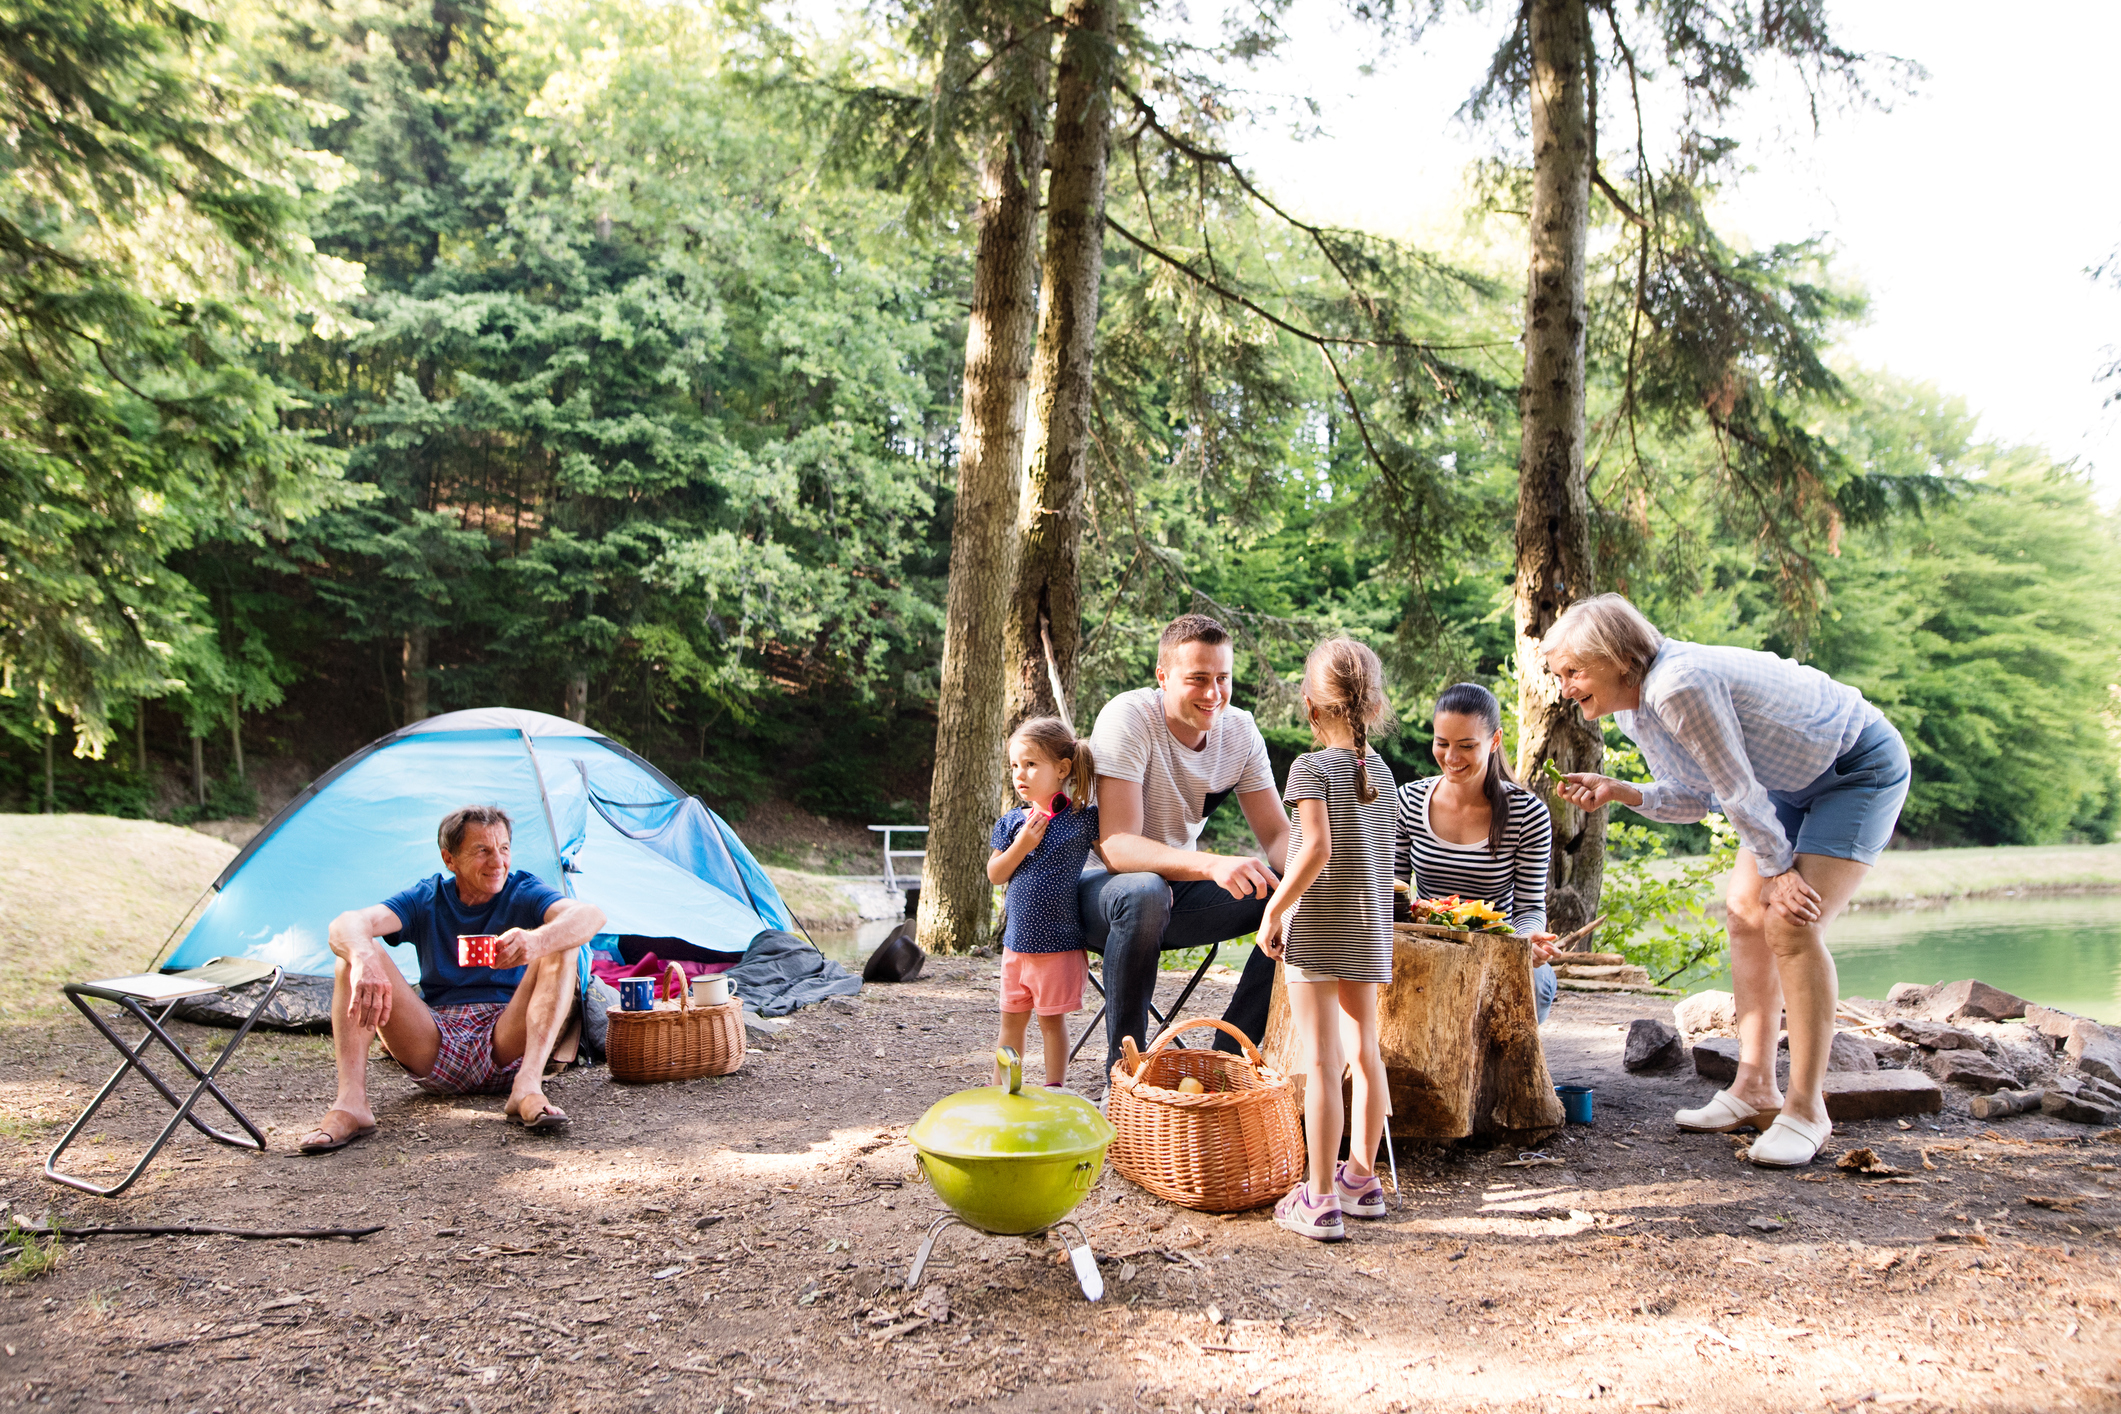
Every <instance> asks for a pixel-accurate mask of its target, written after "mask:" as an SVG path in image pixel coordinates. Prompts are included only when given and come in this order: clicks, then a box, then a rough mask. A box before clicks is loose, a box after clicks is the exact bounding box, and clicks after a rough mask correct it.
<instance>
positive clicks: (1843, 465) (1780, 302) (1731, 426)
mask: <svg viewBox="0 0 2121 1414" xmlns="http://www.w3.org/2000/svg"><path fill="white" fill-rule="evenodd" d="M1354 8H1355V9H1356V10H1357V12H1358V13H1360V14H1363V15H1366V16H1368V17H1372V18H1376V17H1379V16H1389V15H1392V14H1394V13H1395V12H1397V13H1400V14H1404V15H1411V16H1412V18H1413V21H1414V28H1415V29H1417V30H1418V29H1419V28H1421V27H1422V26H1423V25H1425V24H1426V23H1427V22H1428V21H1429V20H1431V19H1433V18H1434V17H1435V16H1436V14H1437V13H1438V12H1439V11H1440V10H1441V8H1442V5H1441V0H1427V2H1426V3H1419V0H1417V2H1416V3H1409V4H1405V5H1404V6H1402V5H1401V4H1400V3H1399V0H1355V5H1354ZM1594 25H1595V26H1596V27H1597V29H1598V30H1599V31H1602V32H1603V34H1604V36H1605V43H1604V46H1603V50H1601V45H1600V42H1599V38H1598V35H1597V34H1596V33H1594ZM1644 49H1647V50H1648V51H1649V52H1650V53H1652V54H1653V55H1654V56H1656V57H1657V58H1659V59H1661V60H1662V61H1663V63H1664V64H1665V65H1667V66H1668V67H1669V69H1670V70H1671V71H1672V72H1673V73H1674V74H1675V75H1676V77H1677V79H1678V82H1679V84H1680V85H1681V87H1682V88H1683V89H1684V102H1683V103H1682V104H1680V105H1679V108H1678V113H1679V119H1678V127H1677V131H1676V132H1675V133H1674V134H1673V137H1672V141H1671V147H1670V152H1669V154H1668V155H1667V156H1666V157H1664V158H1662V159H1659V158H1656V157H1653V156H1652V154H1651V153H1650V152H1649V150H1648V148H1649V143H1648V138H1647V135H1646V133H1645V130H1644V120H1643V102H1642V87H1643V84H1644V82H1645V78H1646V76H1645V74H1644V73H1643V66H1642V65H1641V64H1640V63H1639V62H1638V59H1637V53H1638V51H1639V50H1644ZM1771 60H1773V61H1780V62H1786V63H1787V64H1788V65H1790V66H1791V67H1793V68H1794V69H1795V70H1796V72H1797V75H1798V77H1799V78H1800V80H1801V81H1802V83H1803V85H1804V88H1805V91H1806V92H1807V94H1808V95H1810V97H1811V101H1812V104H1813V111H1814V113H1815V114H1816V112H1817V109H1818V103H1819V100H1820V97H1821V96H1822V94H1824V93H1825V92H1826V91H1827V90H1830V89H1838V90H1840V91H1842V92H1846V93H1848V94H1850V95H1852V96H1854V97H1857V98H1863V97H1865V96H1866V95H1867V90H1866V88H1865V74H1866V72H1867V71H1868V70H1869V69H1870V68H1872V67H1874V66H1877V67H1885V68H1888V69H1893V70H1896V71H1897V72H1898V73H1899V74H1902V75H1907V76H1912V75H1915V74H1918V73H1919V70H1916V69H1914V68H1913V66H1911V65H1905V64H1902V63H1900V62H1899V61H1892V60H1884V61H1878V63H1877V64H1876V65H1874V62H1873V56H1867V55H1862V54H1857V53H1854V52H1851V51H1849V50H1847V49H1845V48H1843V47H1841V46H1840V45H1839V44H1838V43H1836V42H1835V40H1834V39H1833V37H1832V35H1831V34H1830V32H1829V27H1828V25H1827V23H1826V18H1825V6H1824V0H1782V2H1781V3H1777V4H1773V5H1767V6H1759V7H1756V6H1754V5H1751V4H1748V3H1744V2H1743V0H1685V2H1684V3H1672V0H1637V3H1636V4H1634V5H1633V6H1632V7H1630V6H1626V5H1623V4H1622V3H1621V2H1620V0H1525V3H1524V4H1523V5H1522V6H1521V7H1520V8H1519V10H1518V13H1517V16H1516V22H1515V23H1514V24H1513V25H1512V27H1511V29H1510V32H1509V33H1508V35H1507V36H1506V37H1505V39H1504V40H1503V43H1502V45H1501V47H1500V48H1499V49H1498V50H1497V52H1496V54H1495V57H1494V60H1493V62H1492V64H1491V65H1490V68H1489V73H1488V77H1487V80H1486V82H1485V83H1484V84H1483V85H1482V87H1481V88H1480V89H1478V90H1477V91H1476V92H1475V94H1474V96H1473V98H1472V99H1471V100H1470V101H1469V102H1468V105H1467V111H1468V113H1469V114H1470V115H1471V116H1474V117H1476V118H1479V117H1496V116H1501V117H1504V118H1506V120H1507V121H1509V122H1511V123H1512V124H1513V125H1514V126H1516V127H1517V128H1518V130H1520V131H1524V132H1527V133H1528V135H1529V137H1530V140H1531V141H1530V145H1531V152H1530V163H1529V173H1528V176H1529V182H1530V188H1531V191H1530V202H1529V205H1530V210H1529V212H1528V216H1529V226H1530V230H1529V240H1530V246H1531V260H1530V266H1529V270H1528V272H1527V280H1526V287H1525V328H1524V338H1525V372H1524V384H1523V388H1522V392H1521V395H1520V397H1521V415H1522V419H1523V426H1522V429H1521V444H1520V462H1519V505H1518V513H1517V521H1516V567H1515V568H1516V581H1515V594H1514V598H1515V605H1514V608H1515V620H1516V623H1515V627H1516V633H1517V648H1518V652H1517V676H1518V693H1519V697H1518V711H1519V722H1518V730H1519V747H1518V769H1519V775H1520V777H1521V778H1523V779H1525V780H1527V781H1530V782H1533V783H1534V788H1535V789H1537V790H1539V791H1540V792H1541V793H1542V794H1543V795H1546V796H1548V798H1549V800H1548V803H1549V806H1550V808H1551V809H1552V810H1553V812H1554V817H1555V837H1554V861H1553V870H1552V873H1551V874H1550V876H1549V877H1550V882H1549V899H1548V913H1549V916H1550V917H1552V918H1553V920H1554V923H1555V925H1556V927H1557V928H1562V929H1567V928H1572V927H1576V926H1579V925H1581V924H1582V923H1584V922H1587V921H1588V920H1589V919H1590V917H1591V915H1592V914H1593V913H1594V912H1595V910H1596V908H1597V900H1598V887H1599V881H1600V879H1601V877H1602V876H1603V873H1604V833H1605V832H1604V818H1603V815H1602V813H1601V814H1598V815H1593V816H1585V815H1583V814H1582V813H1581V812H1579V811H1577V810H1575V809H1574V808H1573V807H1571V806H1569V805H1568V804H1567V803H1566V802H1563V801H1561V800H1560V799H1559V798H1558V797H1554V796H1553V795H1552V792H1551V789H1550V787H1549V786H1548V785H1547V784H1546V781H1545V777H1544V775H1543V773H1542V772H1540V770H1539V769H1538V768H1539V765H1540V763H1541V762H1543V761H1549V760H1551V761H1554V762H1556V763H1557V764H1558V765H1560V766H1562V767H1563V768H1564V769H1567V770H1591V769H1595V768H1596V766H1597V764H1598V762H1599V760H1600V758H1601V755H1602V753H1601V751H1600V747H1599V738H1598V735H1597V734H1596V733H1595V732H1594V731H1592V730H1591V729H1589V728H1588V727H1587V726H1586V725H1584V724H1583V723H1581V722H1580V721H1578V720H1577V714H1576V713H1575V711H1574V709H1573V708H1571V707H1570V706H1569V705H1568V704H1567V703H1565V702H1562V701H1561V700H1560V699H1559V697H1558V695H1557V694H1556V693H1555V692H1554V690H1553V688H1552V686H1551V684H1550V681H1549V680H1548V678H1547V676H1546V673H1545V671H1544V668H1543V665H1542V664H1541V662H1540V661H1539V658H1538V655H1537V653H1536V651H1535V650H1536V645H1537V643H1538V640H1539V638H1540V636H1541V635H1542V634H1544V633H1545V631H1546V630H1547V628H1548V627H1550V626H1551V625H1552V624H1553V622H1554V620H1555V619H1556V618H1558V617H1559V616H1560V615H1561V613H1562V612H1563V611H1564V610H1565V609H1567V608H1568V606H1569V605H1570V604H1572V603H1574V602H1576V601H1577V600H1579V599H1581V598H1583V597H1585V596H1587V595H1589V594H1592V593H1595V592H1597V590H1598V588H1599V587H1600V586H1599V584H1598V579H1599V575H1600V572H1601V570H1602V569H1603V568H1605V567H1607V566H1610V565H1612V564H1613V563H1614V562H1616V561H1619V560H1622V559H1624V558H1625V557H1626V556H1627V555H1628V554H1630V553H1632V552H1634V551H1636V550H1637V549H1638V548H1639V541H1638V537H1637V536H1636V534H1635V533H1634V531H1633V529H1631V527H1632V526H1633V525H1634V524H1636V523H1637V522H1638V521H1639V520H1640V519H1641V518H1640V517H1637V516H1631V515H1620V516H1611V517H1603V518H1602V517H1601V514H1600V507H1599V505H1598V501H1599V500H1600V498H1601V492H1602V495H1603V498H1604V499H1606V500H1608V501H1618V502H1620V503H1621V504H1622V505H1626V504H1628V503H1629V502H1630V501H1639V500H1640V499H1642V498H1646V497H1648V496H1649V495H1650V492H1651V490H1652V488H1653V486H1654V483H1655V482H1656V481H1657V479H1658V478H1659V476H1660V475H1661V474H1662V473H1661V472H1660V470H1659V468H1657V467H1656V466H1655V465H1653V464H1652V463H1651V462H1650V461H1649V460H1648V459H1646V458H1645V457H1644V456H1643V455H1642V451H1641V447H1642V443H1643V440H1644V439H1643V436H1642V431H1641V429H1642V424H1643V423H1645V422H1651V421H1653V422H1655V423H1657V424H1659V425H1660V426H1662V427H1663V428H1664V429H1665V430H1667V431H1674V430H1683V429H1685V428H1687V427H1689V426H1692V425H1695V424H1696V423H1701V424H1705V425H1706V427H1707V428H1708V429H1709V431H1710V433H1711V435H1712V436H1713V438H1714V440H1715V444H1716V450H1717V459H1716V461H1715V462H1714V463H1713V465H1712V467H1711V469H1710V470H1709V474H1708V479H1709V480H1710V481H1711V482H1712V483H1713V484H1714V486H1715V487H1716V489H1717V490H1718V492H1719V494H1720V495H1721V496H1722V498H1723V499H1724V501H1725V502H1726V503H1727V505H1728V506H1730V507H1731V508H1732V509H1733V510H1734V511H1736V512H1737V513H1738V514H1739V515H1741V516H1743V517H1748V518H1750V519H1751V520H1752V522H1753V530H1754V534H1755V535H1756V537H1757V543H1758V545H1759V547H1760V551H1761V553H1762V554H1763V555H1764V556H1765V557H1767V558H1768V559H1769V560H1770V561H1771V562H1773V563H1774V564H1775V566H1776V568H1777V573H1778V575H1779V578H1780V582H1781V591H1782V597H1783V601H1784V606H1785V611H1786V613H1787V614H1788V616H1789V618H1790V619H1791V621H1792V623H1794V624H1796V625H1797V626H1798V627H1799V630H1800V631H1799V634H1798V637H1799V640H1800V641H1801V639H1802V629H1803V627H1804V626H1805V625H1807V624H1808V623H1809V621H1810V620H1811V619H1812V618H1813V617H1815V616H1816V613H1817V611H1818V607H1819V594H1820V589H1821V585H1822V583H1823V581H1822V578H1821V575H1820V572H1819V567H1818V564H1817V556H1818V555H1819V554H1820V553H1821V552H1822V551H1826V550H1830V549H1831V547H1832V545H1833V544H1834V542H1835V540H1836V538H1837V537H1838V535H1839V534H1840V531H1841V527H1842V526H1843V525H1844V524H1846V523H1850V522H1856V523H1861V522H1863V521H1866V520H1874V519H1877V518H1878V517H1880V516H1882V515H1883V514H1884V513H1885V512H1886V511H1887V510H1888V509H1889V508H1890V507H1892V506H1893V505H1896V504H1903V503H1906V502H1908V501H1911V500H1919V499H1920V498H1922V497H1923V496H1925V495H1927V494H1930V492H1931V491H1932V490H1933V489H1934V488H1933V487H1932V486H1931V485H1930V484H1929V482H1928V481H1926V480H1925V479H1922V478H1915V479H1908V478H1899V477H1894V476H1891V475H1886V474H1869V473H1867V472H1866V470H1865V469H1864V468H1862V467H1860V466H1857V465H1855V464H1853V463H1851V462H1850V461H1849V459H1847V458H1845V457H1843V456H1842V455H1841V454H1840V453H1839V452H1838V450H1837V449H1836V448H1835V447H1834V446H1833V445H1832V444H1831V443H1830V442H1828V441H1826V440H1824V439H1822V438H1820V437H1818V436H1815V435H1814V434H1813V433H1812V432H1811V431H1810V429H1809V428H1808V427H1807V425H1806V420H1805V411H1806V408H1807V407H1808V406H1810V405H1816V404H1818V403H1821V402H1832V401H1835V400H1838V399H1839V398H1840V397H1841V396H1842V389H1841V387H1840V384H1839V381H1838V380H1837V379H1836V378H1835V377H1834V376H1833V374H1832V373H1831V372H1829V371H1828V370H1827V368H1826V366H1825V364H1824V362H1823V361H1822V359H1821V357H1820V349H1821V348H1822V347H1823V345H1824V342H1825V336H1826V326H1827V324H1828V323H1829V321H1830V320H1831V319H1833V318H1834V317H1836V316H1838V315H1840V314H1843V313H1846V312H1849V310H1850V309H1851V307H1852V304H1853V302H1852V301H1849V300H1847V299H1846V298H1844V297H1840V296H1837V295H1836V294H1835V293H1834V292H1833V291H1831V290H1828V289H1824V288H1820V287H1819V286H1817V285H1814V284H1812V283H1809V282H1808V281H1806V280H1805V279H1804V278H1803V276H1802V274H1801V273H1800V272H1802V271H1804V270H1805V269H1806V268H1807V267H1808V266H1809V265H1810V264H1812V263H1813V262H1814V261H1815V260H1816V254H1815V253H1814V252H1813V251H1812V250H1811V249H1810V248H1809V247H1808V246H1796V247H1778V248H1776V249H1774V250H1771V251H1768V252H1765V253H1762V254H1760V255H1753V256H1748V255H1740V254H1738V253H1736V252H1734V251H1732V250H1731V249H1730V248H1729V247H1728V246H1726V245H1725V244H1724V243H1723V242H1722V241H1721V240H1720V239H1719V238H1718V237H1717V235H1716V233H1715V231H1714V230H1713V229H1712V228H1711V227H1710V224H1709V222H1708V220H1707V218H1706V215H1705V207H1706V202H1707V198H1708V195H1709V194H1710V193H1711V192H1712V191H1713V190H1714V188H1715V186H1716V184H1717V183H1718V182H1719V181H1721V180H1723V179H1724V177H1725V176H1726V175H1728V174H1731V173H1733V172H1735V170H1736V167H1737V158H1736V156H1735V154H1736V152H1737V144H1736V143H1735V142H1734V141H1732V140H1731V139H1729V138H1728V137H1726V136H1724V135H1723V134H1721V133H1719V132H1717V131H1716V130H1715V129H1716V128H1717V127H1718V126H1719V125H1720V124H1721V123H1722V121H1723V120H1724V119H1725V118H1727V117H1728V116H1729V115H1730V113H1731V112H1732V110H1733V109H1734V108H1735V107H1736V105H1737V103H1738V101H1739V99H1740V98H1741V97H1742V96H1743V95H1745V94H1746V93H1748V92H1750V91H1751V90H1752V88H1753V87H1754V84H1755V82H1756V72H1757V70H1759V69H1760V68H1761V67H1762V66H1763V65H1764V64H1766V63H1767V62H1769V61H1771ZM1616 90H1617V91H1618V92H1619V93H1621V94H1624V95H1625V97H1626V99H1627V111H1628V112H1630V113H1631V115H1632V118H1633V124H1632V126H1633V130H1634V141H1633V149H1632V171H1631V172H1630V173H1628V174H1626V175H1625V176H1624V177H1623V181H1624V182H1626V183H1627V184H1628V185H1630V186H1632V187H1633V193H1632V195H1633V199H1632V200H1630V198H1629V196H1628V195H1626V194H1623V192H1622V191H1621V190H1620V188H1619V187H1616V186H1615V185H1614V183H1613V182H1612V181H1610V180H1608V179H1607V177H1606V175H1605V173H1604V172H1603V171H1602V170H1601V167H1600V154H1599V133H1600V131H1601V124H1600V118H1601V114H1602V111H1603V110H1602V109H1601V106H1600V94H1601V93H1604V94H1607V95H1612V94H1614V93H1615V92H1616ZM1517 175H1520V176H1522V175H1525V174H1523V173H1519V174H1517ZM1594 194H1595V196H1596V198H1598V199H1599V200H1600V201H1601V202H1602V207H1594V204H1593V200H1594ZM1599 218H1603V219H1604V220H1606V221H1609V222H1613V223H1619V224H1621V225H1623V227H1624V228H1625V229H1628V230H1629V234H1630V235H1631V236H1632V239H1629V240H1623V241H1620V242H1616V243H1615V249H1616V251H1617V252H1618V254H1617V255H1616V256H1615V257H1614V259H1613V260H1612V264H1611V266H1610V268H1609V269H1608V271H1607V272H1606V278H1605V279H1604V280H1603V281H1602V282H1601V283H1602V284H1603V286H1604V288H1603V290H1602V292H1601V293H1602V294H1603V296H1604V298H1603V300H1602V301H1600V300H1598V299H1597V298H1595V297H1592V296H1590V295H1589V291H1588V290H1587V285H1588V284H1589V280H1588V276H1589V273H1590V272H1589V267H1588V264H1587V256H1586V252H1587V250H1588V248H1589V240H1588V237H1589V232H1590V227H1591V225H1592V222H1593V220H1594V219H1599ZM1601 302H1602V303H1603V304H1604V305H1605V311H1604V318H1603V320H1601V318H1600V314H1599V312H1598V311H1597V310H1595V309H1594V308H1592V306H1593V305H1594V304H1596V303H1601ZM1601 322H1602V323H1603V325H1604V347H1603V349H1602V350H1601V349H1600V348H1599V347H1598V345H1599V342H1600V339H1601V333H1600V329H1599V326H1600V324H1601ZM1601 352H1602V353H1603V354H1604V355H1605V356H1607V357H1608V358H1609V359H1610V360H1611V363H1612V364H1614V365H1616V366H1617V367H1616V373H1615V376H1616V381H1617V382H1618V383H1619V385H1620V386H1619V389H1618V394H1617V397H1616V398H1615V399H1614V405H1613V407H1612V409H1611V411H1610V412H1609V413H1608V414H1607V415H1606V417H1605V418H1603V419H1602V423H1603V426H1602V427H1601V428H1600V429H1599V430H1600V432H1601V438H1600V445H1601V446H1603V445H1605V444H1606V443H1608V442H1610V443H1613V444H1615V445H1617V446H1619V447H1621V448H1622V449H1623V451H1622V453H1621V455H1618V456H1616V457H1615V459H1614V460H1615V462H1616V464H1617V465H1616V468H1615V470H1614V471H1613V472H1612V473H1611V474H1610V475H1609V476H1608V478H1607V479H1606V482H1605V484H1604V486H1603V487H1602V488H1601V487H1599V486H1598V485H1597V458H1596V457H1595V456H1591V455H1588V454H1587V440H1588V434H1589V431H1590V428H1589V425H1588V419H1587V417H1586V371H1587V366H1588V365H1589V364H1590V363H1591V362H1592V361H1594V359H1596V358H1597V357H1598V356H1599V354H1600V353H1601ZM1623 434H1624V436H1623ZM1687 469H1688V470H1696V469H1697V468H1693V467H1689V468H1687Z"/></svg>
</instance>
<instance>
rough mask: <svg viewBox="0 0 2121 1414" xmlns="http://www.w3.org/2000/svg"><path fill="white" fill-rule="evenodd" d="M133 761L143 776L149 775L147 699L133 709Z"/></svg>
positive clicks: (141, 700) (142, 699)
mask: <svg viewBox="0 0 2121 1414" xmlns="http://www.w3.org/2000/svg"><path fill="white" fill-rule="evenodd" d="M133 763H134V765H135V767H137V769H138V770H139V772H140V774H141V776H143V777H145V776H146V775H147V699H146V698H144V697H143V698H141V699H140V705H139V706H137V707H135V708H134V709H133Z"/></svg>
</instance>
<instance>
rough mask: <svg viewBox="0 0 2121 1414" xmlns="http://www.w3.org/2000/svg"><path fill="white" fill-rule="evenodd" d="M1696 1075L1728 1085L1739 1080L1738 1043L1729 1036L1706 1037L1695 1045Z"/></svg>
mask: <svg viewBox="0 0 2121 1414" xmlns="http://www.w3.org/2000/svg"><path fill="white" fill-rule="evenodd" d="M1693 1054H1694V1073H1695V1074H1696V1075H1698V1076H1700V1077H1701V1078H1702V1079H1703V1080H1713V1081H1715V1082H1716V1083H1717V1084H1718V1085H1728V1084H1730V1083H1731V1082H1732V1081H1733V1080H1736V1079H1737V1078H1738V1042H1737V1041H1736V1040H1734V1039H1732V1038H1731V1037H1728V1036H1704V1037H1703V1038H1702V1039H1701V1040H1699V1041H1696V1042H1695V1043H1694V1052H1693Z"/></svg>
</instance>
